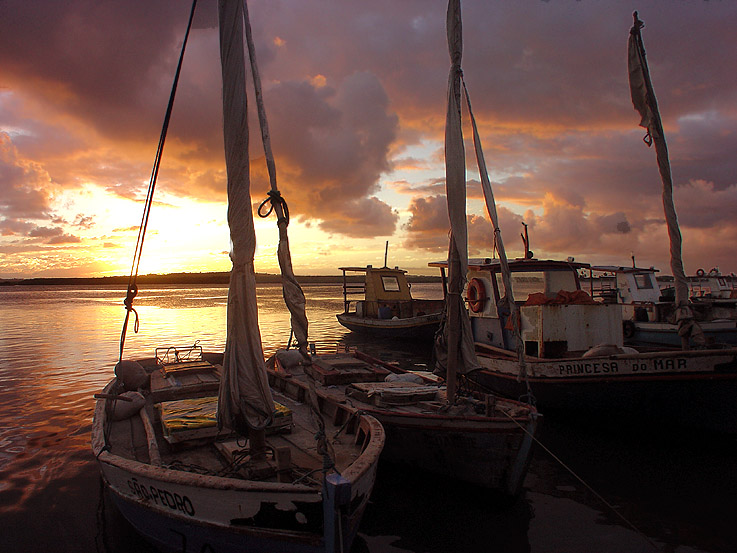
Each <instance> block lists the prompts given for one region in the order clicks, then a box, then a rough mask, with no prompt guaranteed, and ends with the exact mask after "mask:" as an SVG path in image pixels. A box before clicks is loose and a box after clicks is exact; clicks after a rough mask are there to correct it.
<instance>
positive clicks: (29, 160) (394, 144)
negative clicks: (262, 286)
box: [0, 0, 737, 278]
mask: <svg viewBox="0 0 737 553" xmlns="http://www.w3.org/2000/svg"><path fill="white" fill-rule="evenodd" d="M190 7H191V3H190V2H189V1H173V0H172V1H158V0H146V1H132V0H131V1H125V2H120V1H118V2H113V1H101V0H80V1H64V2H61V1H58V0H53V1H52V0H46V1H43V0H36V1H27V0H5V1H2V2H0V278H18V277H21V278H22V277H31V276H103V275H123V274H128V272H129V271H130V267H131V262H132V257H133V252H134V247H135V242H136V236H137V232H138V225H139V224H140V221H141V215H142V210H143V200H144V198H145V195H146V190H147V187H148V181H149V177H150V174H151V168H152V165H153V161H154V155H155V152H156V146H157V143H158V139H159V133H160V131H161V125H162V122H163V118H164V113H165V109H166V104H167V101H168V96H169V92H170V88H171V84H172V80H173V77H174V72H175V69H176V63H177V58H178V55H179V50H180V48H181V43H182V40H183V37H184V32H185V28H186V22H187V17H188V16H189V11H190ZM462 8H463V22H464V28H463V31H464V58H463V68H464V75H465V79H466V83H467V84H468V87H469V91H470V94H471V100H472V102H473V108H474V113H475V115H476V117H477V120H478V123H479V126H480V132H481V134H482V141H483V145H484V150H485V154H486V161H487V164H488V167H489V171H490V177H491V180H492V186H493V187H494V193H495V196H496V200H497V203H498V210H499V213H500V218H501V229H502V235H503V237H504V240H505V244H506V247H507V252H508V254H509V256H510V257H517V256H520V255H521V250H522V242H521V239H520V232H521V231H522V225H521V222H522V221H524V222H525V223H527V224H528V225H529V233H530V241H531V249H532V250H533V251H534V252H535V256H536V257H538V258H566V257H568V256H573V257H575V258H576V260H577V261H584V262H590V263H601V264H609V265H611V264H622V265H628V264H630V263H631V259H630V257H631V256H632V255H633V254H634V255H635V257H636V260H637V263H638V265H642V266H651V265H652V266H655V267H656V268H659V269H660V270H661V271H662V272H663V273H665V274H669V273H670V269H669V249H668V238H667V233H666V229H665V224H664V216H663V208H662V203H661V183H660V178H659V175H658V171H657V166H656V162H655V152H654V150H653V149H652V148H648V147H647V146H646V145H645V144H644V143H643V140H642V138H643V136H644V134H645V130H644V129H642V128H640V127H638V123H639V115H638V114H637V113H636V112H635V111H634V109H633V108H632V104H631V101H630V97H629V87H628V82H627V38H628V33H629V29H630V27H631V26H632V12H633V11H634V10H638V11H639V14H640V18H641V19H642V20H643V21H644V22H645V28H644V29H643V38H644V42H645V48H646V50H647V55H648V61H649V64H650V70H651V74H652V78H653V83H654V87H655V92H656V94H657V97H658V101H659V105H660V110H661V113H662V115H663V123H664V126H665V133H666V138H667V141H668V146H669V150H670V157H671V165H672V170H673V179H674V185H675V192H674V194H675V203H676V210H677V212H678V217H679V221H680V225H681V232H682V234H683V240H684V264H685V268H686V273H687V274H694V273H695V272H696V270H697V269H698V268H704V269H706V270H707V271H708V270H709V269H710V268H712V267H719V268H720V269H721V271H722V272H723V273H729V272H732V271H735V272H737V67H736V66H737V32H735V29H737V2H731V1H715V0H712V1H686V0H680V1H674V0H664V1H656V0H639V1H637V2H632V1H608V2H603V1H598V0H597V1H595V0H581V1H572V0H551V1H541V0H515V1H512V0H496V1H491V0H474V1H469V0H464V1H463V2H462ZM249 10H250V14H251V23H252V26H253V29H254V35H255V40H256V49H257V55H258V59H259V65H260V71H261V79H262V83H263V87H264V98H265V103H266V109H267V112H268V116H269V124H270V127H271V134H272V144H273V148H274V151H275V154H276V158H277V159H276V162H277V170H278V176H279V187H280V189H281V191H282V194H283V196H284V197H285V198H286V200H287V202H288V203H289V209H290V212H291V215H292V222H291V224H290V227H289V232H290V240H291V246H292V258H293V262H294V266H295V272H296V273H297V274H298V275H299V274H334V273H336V272H337V268H338V267H339V266H343V265H366V264H367V263H372V264H374V265H379V264H382V263H383V256H384V244H385V242H386V241H387V240H388V241H389V264H390V265H392V266H394V265H399V266H400V267H403V268H405V269H408V270H410V271H411V272H413V273H420V272H421V273H427V274H433V270H431V269H428V268H427V263H428V262H429V261H435V260H438V259H442V258H443V257H444V256H445V254H446V251H447V246H448V216H447V209H446V207H445V196H444V164H443V143H442V140H443V132H444V123H445V101H446V100H445V95H446V87H447V75H448V68H449V59H448V53H447V47H446V35H445V10H446V2H445V0H372V1H370V2H368V1H357V0H356V1H347V0H342V1H338V0H251V1H250V2H249ZM216 23H217V4H216V2H215V1H214V0H200V1H199V3H198V12H197V16H196V18H195V29H194V30H193V32H192V35H191V37H190V42H189V46H188V49H187V53H186V56H185V60H184V67H183V72H182V77H181V82H180V85H179V91H178V95H177V100H176V103H175V106H174V112H173V116H172V121H171V126H170V132H169V136H168V138H167V143H166V147H165V150H164V154H163V160H162V165H161V172H160V176H159V183H158V186H157V192H156V198H155V202H156V203H155V205H154V206H153V209H152V212H151V220H150V223H149V229H148V234H147V238H146V242H145V247H144V252H143V261H142V264H141V270H140V272H141V273H164V272H184V271H186V272H200V271H227V270H229V269H230V260H229V257H228V249H229V235H228V229H227V225H226V220H225V215H226V192H225V168H224V156H223V145H222V104H221V98H220V89H221V77H220V60H219V52H218V33H217V28H216ZM252 106H253V102H251V107H252ZM253 121H255V117H254V118H252V122H253ZM469 130H470V129H469V128H468V126H466V130H465V133H466V138H467V139H468V138H470V132H469ZM469 146H470V144H467V154H468V168H469V172H468V179H469V187H468V190H469V203H468V214H469V215H468V217H469V233H470V251H469V254H470V255H471V256H475V257H479V256H491V226H490V223H489V221H488V217H487V216H486V214H485V208H484V206H483V202H482V198H481V188H480V185H479V184H478V178H479V177H478V173H477V171H475V159H473V158H472V157H471V154H472V148H471V147H469ZM251 159H252V173H253V174H252V196H253V201H254V203H258V202H260V201H261V200H262V199H263V198H265V196H266V191H267V189H268V183H267V181H266V180H265V178H264V174H265V169H264V162H263V150H261V144H260V140H259V136H258V133H257V132H255V128H254V133H253V134H252V140H251ZM256 232H257V239H258V249H257V252H256V270H257V271H259V272H276V271H277V270H278V269H277V267H278V265H277V260H276V242H277V231H276V222H275V218H274V217H273V216H272V217H270V218H268V219H259V218H256Z"/></svg>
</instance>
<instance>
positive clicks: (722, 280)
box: [717, 277, 727, 288]
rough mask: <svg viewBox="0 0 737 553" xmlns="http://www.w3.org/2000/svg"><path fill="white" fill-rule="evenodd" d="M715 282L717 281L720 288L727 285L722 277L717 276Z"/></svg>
mask: <svg viewBox="0 0 737 553" xmlns="http://www.w3.org/2000/svg"><path fill="white" fill-rule="evenodd" d="M717 282H719V286H721V287H722V288H726V287H727V281H726V280H724V279H723V278H721V277H720V278H718V279H717Z"/></svg>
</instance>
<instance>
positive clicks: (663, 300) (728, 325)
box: [590, 266, 737, 347]
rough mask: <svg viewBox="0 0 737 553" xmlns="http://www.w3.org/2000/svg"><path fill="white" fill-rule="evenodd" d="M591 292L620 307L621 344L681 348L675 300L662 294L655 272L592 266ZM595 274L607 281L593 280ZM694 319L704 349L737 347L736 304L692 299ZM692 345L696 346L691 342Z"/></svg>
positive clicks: (706, 299) (732, 301)
mask: <svg viewBox="0 0 737 553" xmlns="http://www.w3.org/2000/svg"><path fill="white" fill-rule="evenodd" d="M590 271H591V276H592V278H591V281H590V291H591V295H592V296H593V297H594V298H600V299H601V300H602V301H603V302H605V303H618V304H620V305H621V306H622V319H623V332H624V342H625V343H626V344H653V345H662V346H674V347H677V346H680V344H681V338H680V336H679V334H678V324H677V323H676V304H675V301H674V300H675V297H674V296H673V295H672V294H669V293H668V292H669V291H671V290H672V289H669V288H666V289H665V290H661V289H660V287H659V286H658V282H657V279H656V277H655V273H656V272H657V269H655V268H653V267H650V268H649V269H645V268H641V267H619V266H595V267H591V268H590ZM594 273H599V274H606V275H608V276H606V277H599V278H593V275H594ZM690 301H691V309H692V310H693V314H694V319H695V320H696V322H697V323H698V325H699V326H700V327H701V331H702V332H703V334H704V340H705V343H706V345H707V346H712V347H713V346H718V345H719V344H729V345H737V309H735V303H736V302H737V300H727V299H721V300H719V299H711V298H710V297H707V296H701V297H691V300H690ZM691 345H695V343H694V342H693V340H691Z"/></svg>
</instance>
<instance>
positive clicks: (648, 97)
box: [627, 12, 705, 347]
mask: <svg viewBox="0 0 737 553" xmlns="http://www.w3.org/2000/svg"><path fill="white" fill-rule="evenodd" d="M634 19H635V23H634V25H633V26H632V29H631V30H630V36H629V41H628V48H627V50H628V56H627V61H628V68H629V81H630V95H631V97H632V104H633V106H634V107H635V109H636V110H637V111H638V112H639V113H640V116H641V120H640V126H641V127H644V128H646V129H647V136H646V137H645V142H646V143H647V144H648V146H649V145H650V144H651V143H653V144H655V154H656V158H657V162H658V170H659V172H660V179H661V181H662V182H663V209H664V211H665V220H666V223H667V226H668V237H669V239H670V268H671V271H672V272H673V277H674V279H675V288H676V305H677V310H676V317H677V319H678V334H679V335H680V336H681V339H682V341H683V345H684V347H687V346H688V340H689V337H692V338H693V340H694V342H695V343H697V344H703V343H704V342H705V339H704V333H703V332H702V331H701V327H699V325H698V323H696V321H695V320H694V316H693V311H692V309H691V307H690V304H689V299H688V279H687V278H686V273H685V271H684V270H683V259H682V257H681V250H682V240H681V231H680V229H679V227H678V217H677V215H676V208H675V204H674V203H673V179H672V177H671V171H670V161H669V159H668V146H667V144H666V142H665V134H664V133H663V124H662V122H661V119H660V112H659V110H658V102H657V100H656V98H655V92H654V91H653V86H652V82H651V80H650V72H649V69H648V66H647V60H646V59H645V47H644V46H643V43H642V35H641V33H640V29H641V28H642V27H643V25H644V24H643V23H642V21H640V20H639V19H638V18H637V12H635V13H634Z"/></svg>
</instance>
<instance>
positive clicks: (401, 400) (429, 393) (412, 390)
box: [345, 382, 438, 407]
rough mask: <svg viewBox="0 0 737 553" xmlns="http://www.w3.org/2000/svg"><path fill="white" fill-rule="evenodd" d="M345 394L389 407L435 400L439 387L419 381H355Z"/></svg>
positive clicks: (365, 401) (371, 403)
mask: <svg viewBox="0 0 737 553" xmlns="http://www.w3.org/2000/svg"><path fill="white" fill-rule="evenodd" d="M345 395H346V396H347V397H352V398H355V399H357V400H358V401H362V402H363V403H368V404H370V405H376V406H377V407H382V406H387V407H389V406H398V405H411V404H414V403H418V402H421V401H433V400H435V399H437V395H438V387H437V386H427V385H424V384H419V383H417V382H354V383H352V384H350V385H349V386H348V387H347V388H346V390H345Z"/></svg>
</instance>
